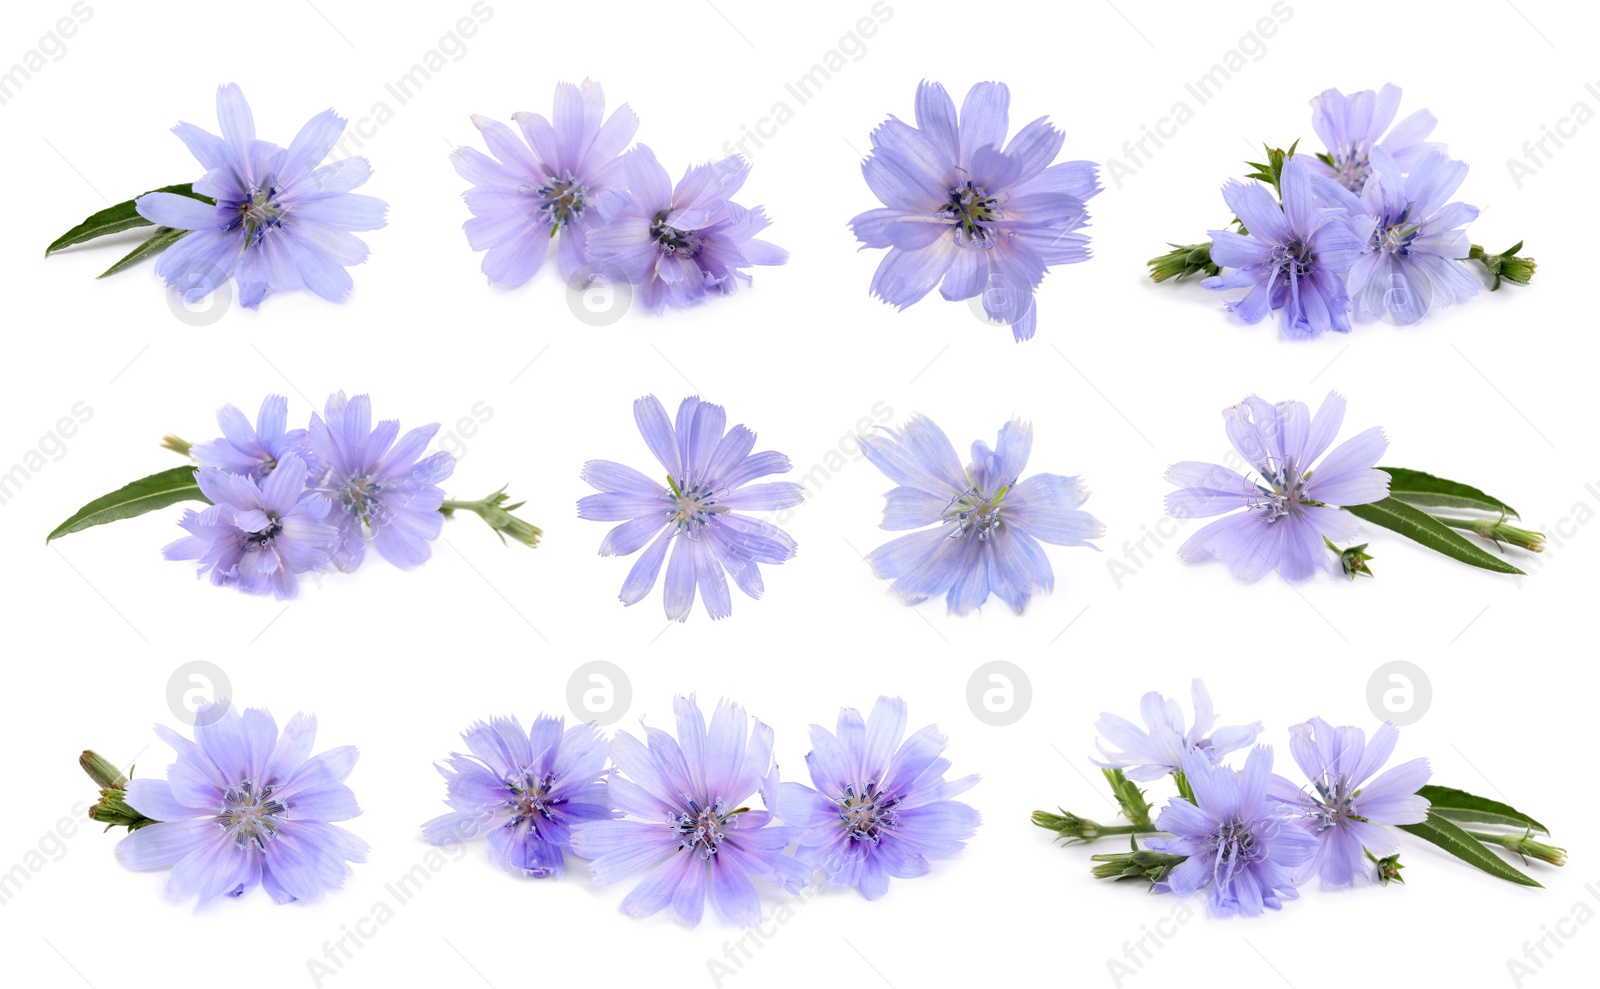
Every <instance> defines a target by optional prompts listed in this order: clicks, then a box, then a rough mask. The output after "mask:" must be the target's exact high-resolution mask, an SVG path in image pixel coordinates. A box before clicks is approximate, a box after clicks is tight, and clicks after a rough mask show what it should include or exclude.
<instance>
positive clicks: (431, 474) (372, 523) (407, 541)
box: [310, 391, 456, 573]
mask: <svg viewBox="0 0 1600 989" xmlns="http://www.w3.org/2000/svg"><path fill="white" fill-rule="evenodd" d="M325 415H326V418H324V417H323V416H319V415H317V414H316V413H314V412H313V413H312V414H311V429H310V442H311V449H312V452H314V453H315V454H316V455H317V456H318V457H319V458H321V460H322V462H323V463H324V464H326V465H327V472H326V474H325V475H324V476H323V477H321V478H320V479H318V480H317V481H316V483H315V485H314V486H315V488H316V489H317V490H318V491H320V492H321V493H322V494H324V495H326V496H327V498H328V500H329V501H330V502H331V503H332V504H333V516H332V518H331V519H330V521H333V522H334V524H335V525H337V526H338V529H339V546H338V549H337V550H336V551H335V552H334V554H333V562H334V565H335V566H337V567H338V568H339V569H340V570H343V571H345V572H347V573H348V572H349V571H351V570H354V569H356V568H357V567H359V566H360V565H361V561H362V559H363V558H364V557H365V555H366V546H365V541H364V539H363V537H362V525H363V524H365V526H366V528H367V530H368V531H370V532H371V533H372V545H373V548H374V549H376V550H377V551H378V555H379V556H382V557H383V558H384V559H385V560H388V561H389V562H390V563H393V564H394V565H395V566H397V567H415V566H419V565H421V564H423V563H426V562H427V561H428V558H429V557H430V556H432V555H433V549H432V547H431V546H429V545H428V544H429V543H430V542H432V541H433V540H434V539H437V538H438V537H439V532H440V530H441V529H443V527H444V516H443V515H440V514H439V506H440V504H442V503H443V502H444V491H443V490H442V489H441V488H440V487H439V482H440V481H443V480H444V479H445V478H447V477H449V476H450V474H451V473H452V472H453V471H454V470H455V468H456V459H455V457H452V456H451V455H450V454H448V453H444V452H439V453H434V454H430V455H429V456H426V457H424V456H423V455H422V453H423V451H424V450H425V449H426V448H427V446H428V443H429V442H430V441H431V440H432V439H433V436H434V434H435V433H437V432H438V431H439V424H438V423H436V422H435V423H429V424H428V425H426V426H418V427H417V428H416V429H413V430H411V431H410V432H408V433H406V434H405V435H404V436H400V423H399V422H397V421H395V420H393V419H385V420H383V421H381V422H379V423H378V424H377V426H376V427H374V426H373V423H372V400H371V399H370V398H368V397H367V396H366V395H357V396H356V397H355V398H352V399H346V398H345V394H344V392H342V391H341V392H337V393H335V394H333V395H330V396H328V403H327V406H326V408H325ZM396 437H399V442H396V441H395V440H396Z"/></svg>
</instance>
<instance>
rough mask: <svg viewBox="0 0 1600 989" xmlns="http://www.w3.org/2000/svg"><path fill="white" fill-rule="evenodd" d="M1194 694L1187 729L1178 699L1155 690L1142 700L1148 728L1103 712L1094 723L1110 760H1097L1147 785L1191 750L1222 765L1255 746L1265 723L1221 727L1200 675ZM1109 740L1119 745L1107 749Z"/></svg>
mask: <svg viewBox="0 0 1600 989" xmlns="http://www.w3.org/2000/svg"><path fill="white" fill-rule="evenodd" d="M1190 696H1191V697H1192V698H1193V701H1194V724H1193V726H1191V727H1190V728H1188V729H1187V730H1185V728H1184V718H1183V709H1182V708H1180V707H1179V706H1178V702H1177V701H1175V700H1172V699H1170V698H1167V697H1163V696H1161V694H1160V693H1159V692H1157V691H1154V690H1152V691H1150V692H1149V693H1147V694H1145V695H1144V696H1143V697H1142V698H1140V700H1139V713H1140V714H1141V715H1142V716H1143V718H1144V725H1145V726H1144V727H1143V728H1140V727H1139V726H1138V725H1136V724H1134V723H1133V722H1131V721H1129V720H1128V719H1127V718H1123V717H1119V716H1118V715H1115V714H1109V713H1103V714H1101V715H1100V718H1099V720H1098V721H1096V722H1095V723H1094V727H1095V731H1097V732H1099V733H1100V739H1101V740H1097V741H1096V743H1095V745H1096V747H1097V748H1099V749H1100V754H1101V755H1102V756H1104V757H1105V761H1104V762H1101V761H1099V760H1095V765H1097V766H1101V767H1103V768H1105V769H1121V770H1123V773H1124V775H1126V776H1127V778H1128V779H1130V780H1135V781H1137V782H1141V783H1145V782H1149V781H1151V780H1158V779H1160V778H1161V777H1163V776H1166V775H1167V774H1169V773H1176V772H1180V771H1182V769H1183V760H1184V758H1185V757H1186V756H1188V755H1189V753H1191V752H1200V753H1203V754H1204V755H1205V756H1206V757H1207V758H1209V759H1210V760H1211V762H1212V763H1213V764H1217V763H1220V762H1221V761H1222V757H1223V756H1225V755H1227V754H1228V753H1230V752H1236V751H1238V750H1239V749H1242V748H1244V747H1246V746H1248V745H1252V744H1254V743H1255V740H1256V738H1257V737H1259V736H1260V734H1261V722H1259V721H1252V722H1251V723H1250V724H1248V725H1230V726H1228V727H1226V728H1216V723H1217V714H1216V710H1215V709H1214V708H1213V707H1212V706H1211V694H1210V692H1209V691H1207V690H1206V685H1205V684H1204V683H1202V682H1201V681H1200V679H1199V678H1198V677H1197V678H1195V680H1194V682H1193V683H1191V684H1190ZM1214 728H1215V731H1213V729H1214ZM1106 743H1110V745H1112V746H1114V747H1115V748H1107V745H1106Z"/></svg>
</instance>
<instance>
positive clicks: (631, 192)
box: [589, 144, 789, 312]
mask: <svg viewBox="0 0 1600 989" xmlns="http://www.w3.org/2000/svg"><path fill="white" fill-rule="evenodd" d="M622 166H623V169H624V171H625V172H626V174H627V181H628V192H627V194H626V195H625V196H617V197H614V198H613V199H611V200H610V201H608V202H607V203H605V204H603V205H602V206H601V212H602V213H603V214H604V216H605V221H606V222H605V224H604V225H603V226H601V227H599V228H598V229H595V230H593V231H591V232H590V234H589V253H590V254H591V255H592V256H594V257H595V258H603V259H604V260H605V261H606V263H607V264H609V265H611V266H613V267H615V269H616V270H617V271H618V272H620V275H621V277H623V278H624V279H626V280H627V282H628V284H629V285H631V286H632V287H633V291H634V292H635V293H636V295H637V297H638V299H639V302H640V304H642V305H643V306H644V307H645V308H646V309H648V310H650V311H651V312H660V311H661V310H663V309H665V308H666V307H667V306H669V305H671V306H687V305H693V304H694V303H697V302H699V301H701V300H702V299H704V298H705V297H706V295H707V294H709V293H712V292H717V293H720V294H722V295H731V294H732V293H733V292H735V291H736V290H737V289H738V287H739V282H741V281H743V282H746V283H749V282H750V281H751V278H750V274H749V273H748V272H746V271H745V270H744V269H745V268H748V267H749V266H751V265H755V264H762V265H777V264H783V263H784V262H785V261H787V260H788V259H789V253H788V252H787V251H785V250H784V249H783V248H781V247H778V246H776V245H774V244H771V243H768V242H767V241H764V240H761V239H759V238H758V237H756V234H758V233H760V232H761V231H763V230H765V229H766V228H767V227H769V226H771V224H772V221H771V220H768V219H767V215H766V213H764V212H763V211H762V209H761V207H759V206H757V207H754V208H753V209H747V208H745V207H744V206H740V205H739V204H738V203H736V202H734V201H733V198H732V197H733V196H734V195H735V194H737V193H738V191H739V189H740V188H741V187H743V186H744V183H745V179H747V178H748V177H749V176H750V163H749V162H748V161H746V160H745V159H744V158H742V157H740V156H738V155H734V156H733V157H731V158H724V159H723V160H722V161H719V162H708V163H707V164H704V165H694V166H691V167H690V168H689V169H688V170H687V171H686V172H684V175H683V178H681V179H679V180H678V184H677V185H676V186H673V184H672V180H671V179H670V178H669V177H668V175H667V170H666V169H665V168H663V167H661V164H660V162H658V161H656V156H655V153H654V152H652V151H651V150H650V149H649V148H648V147H647V146H645V145H643V144H641V145H638V146H637V147H635V148H634V149H633V150H632V151H629V152H628V153H627V154H625V155H623V156H622Z"/></svg>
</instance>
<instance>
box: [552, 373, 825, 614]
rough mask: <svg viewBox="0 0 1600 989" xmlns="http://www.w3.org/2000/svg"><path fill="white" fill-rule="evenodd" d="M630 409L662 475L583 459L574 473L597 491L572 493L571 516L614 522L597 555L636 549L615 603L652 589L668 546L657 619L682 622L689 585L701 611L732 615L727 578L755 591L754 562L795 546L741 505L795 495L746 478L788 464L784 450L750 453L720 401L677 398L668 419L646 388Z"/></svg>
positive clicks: (781, 557)
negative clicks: (663, 615) (661, 614)
mask: <svg viewBox="0 0 1600 989" xmlns="http://www.w3.org/2000/svg"><path fill="white" fill-rule="evenodd" d="M633 417H634V420H635V421H636V422H637V423H638V424H639V432H640V433H641V434H643V436H644V441H645V445H647V446H648V447H650V452H651V453H653V454H655V456H656V460H657V461H659V462H660V464H661V467H662V469H663V470H664V471H665V473H664V475H657V476H656V477H654V478H652V477H648V476H646V475H644V474H641V473H639V472H638V471H636V470H634V469H633V468H631V467H624V466H623V465H622V464H617V463H612V462H611V461H609V460H591V461H589V462H588V463H586V464H584V465H583V472H582V474H581V476H582V478H583V479H584V480H585V481H587V482H588V483H589V485H590V486H591V487H593V488H595V489H596V490H598V491H600V492H602V493H601V494H594V495H588V496H586V497H584V498H580V499H579V500H578V517H579V518H583V519H590V520H593V521H598V522H621V523H622V524H621V525H618V526H616V527H615V528H613V529H612V530H611V531H610V532H608V533H606V537H605V539H603V540H601V542H600V555H601V556H628V555H630V554H632V553H635V552H638V551H639V550H640V549H641V548H642V549H644V552H643V553H642V554H640V556H639V559H638V560H637V561H635V562H634V565H633V569H632V570H630V571H629V572H628V576H627V579H626V580H624V581H623V583H622V593H621V595H619V597H620V599H621V601H622V603H623V604H625V605H629V604H637V603H638V602H640V601H642V600H644V596H645V595H646V594H649V593H650V590H651V588H653V587H655V584H656V576H657V575H658V574H659V573H660V572H661V564H662V561H663V560H667V550H668V548H669V547H670V548H672V558H671V559H670V560H667V576H666V584H665V588H664V590H663V592H662V603H663V605H664V606H665V608H666V612H667V617H668V618H671V619H672V620H674V621H680V622H681V621H684V620H686V619H687V618H688V617H689V611H690V609H691V608H692V607H693V606H694V597H695V588H696V587H698V588H699V590H700V599H701V601H703V602H704V603H705V606H706V612H707V613H708V614H710V615H711V617H712V618H714V619H715V618H726V617H728V615H730V614H732V613H733V599H732V597H731V596H730V595H729V592H728V578H729V577H732V578H733V582H734V584H736V585H738V588H739V590H741V591H743V592H744V593H745V594H747V595H748V596H750V597H752V598H759V597H761V592H762V591H763V589H764V588H765V585H764V584H763V583H762V580H761V569H760V564H763V563H765V564H769V565H775V564H779V563H782V562H784V561H785V560H788V559H789V558H791V557H793V556H794V554H795V542H794V540H793V539H791V538H789V534H788V533H786V532H784V531H783V530H782V529H780V528H778V527H777V526H775V525H772V524H771V523H769V522H763V521H761V520H760V519H757V518H753V517H752V516H750V515H746V514H743V513H745V512H770V511H777V510H779V509H784V508H792V507H793V506H795V505H798V504H800V502H801V501H803V500H804V499H805V489H804V488H802V487H801V486H800V485H798V484H795V483H794V482H792V481H768V482H765V483H761V484H752V483H750V482H752V481H754V480H756V479H757V478H761V477H766V476H768V475H771V474H782V473H784V472H786V471H788V470H789V458H788V457H786V456H784V455H783V454H781V453H773V452H771V451H762V452H760V453H751V452H750V451H751V450H752V449H753V448H754V447H755V442H756V434H755V433H753V432H751V431H750V430H749V429H747V428H746V427H745V426H743V425H736V426H734V427H733V428H732V429H728V428H727V421H728V420H727V414H726V413H725V412H724V411H723V408H722V406H720V405H712V404H711V403H710V402H702V401H701V400H700V399H699V398H698V397H693V396H691V397H689V398H686V399H684V400H683V402H682V403H681V404H679V406H678V416H677V424H676V426H674V424H673V422H672V421H671V420H669V419H668V418H667V410H666V409H665V408H664V407H663V406H662V404H661V402H660V401H659V400H658V399H657V398H656V397H655V396H654V395H646V396H645V397H644V398H641V399H638V400H637V401H635V402H634V403H633ZM647 544H648V545H647Z"/></svg>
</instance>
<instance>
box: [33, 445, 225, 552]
mask: <svg viewBox="0 0 1600 989" xmlns="http://www.w3.org/2000/svg"><path fill="white" fill-rule="evenodd" d="M180 501H206V496H205V495H203V494H201V493H200V485H199V484H197V483H195V479H194V465H192V464H190V465H188V466H184V467H173V468H171V469H170V470H164V471H162V472H161V473H159V474H151V475H150V476H149V477H141V478H139V479H138V480H137V481H134V482H133V483H132V484H128V485H126V486H124V487H120V488H118V489H117V490H115V491H113V492H111V493H110V494H108V495H102V496H101V497H99V498H96V499H95V500H94V501H91V502H89V504H87V505H85V506H83V507H82V508H80V509H78V510H77V511H76V512H73V513H72V517H71V518H69V519H67V520H66V521H65V522H63V523H61V524H60V525H58V526H56V527H55V530H54V531H53V532H51V533H50V535H48V536H46V537H45V539H44V541H45V542H47V543H48V542H49V541H50V540H52V539H56V538H59V537H61V536H65V535H66V534H68V533H70V532H79V531H81V530H83V529H87V528H89V527H90V526H92V525H104V524H105V523H107V522H116V521H118V520H120V519H131V518H134V517H135V516H138V515H143V514H144V513H146V512H153V511H156V510H157V509H160V508H166V507H167V506H168V505H176V504H177V503H178V502H180ZM208 504H209V502H208Z"/></svg>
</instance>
